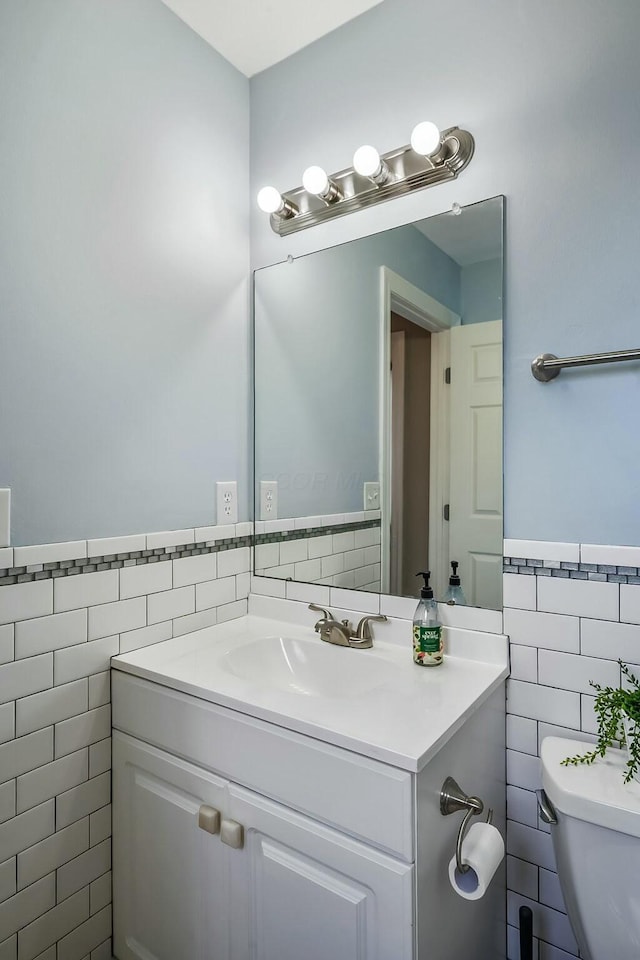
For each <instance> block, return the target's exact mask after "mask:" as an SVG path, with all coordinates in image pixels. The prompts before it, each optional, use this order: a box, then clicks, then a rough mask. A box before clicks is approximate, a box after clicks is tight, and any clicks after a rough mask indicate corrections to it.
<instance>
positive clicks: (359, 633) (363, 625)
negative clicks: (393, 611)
mask: <svg viewBox="0 0 640 960" xmlns="http://www.w3.org/2000/svg"><path fill="white" fill-rule="evenodd" d="M372 621H375V622H376V623H386V622H387V618H386V617H385V616H384V614H381V615H379V616H378V615H375V616H369V617H363V618H362V620H361V621H360V623H359V624H358V629H357V630H356V638H357V639H358V640H372V639H373V637H372V636H371V627H370V626H369V624H370V623H371V622H372Z"/></svg>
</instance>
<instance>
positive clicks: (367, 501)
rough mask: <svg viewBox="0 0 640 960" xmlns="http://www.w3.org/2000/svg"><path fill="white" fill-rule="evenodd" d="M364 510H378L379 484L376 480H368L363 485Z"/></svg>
mask: <svg viewBox="0 0 640 960" xmlns="http://www.w3.org/2000/svg"><path fill="white" fill-rule="evenodd" d="M364 509H365V510H379V509H380V484H379V482H378V481H377V480H375V481H374V480H370V481H368V482H367V483H365V485H364Z"/></svg>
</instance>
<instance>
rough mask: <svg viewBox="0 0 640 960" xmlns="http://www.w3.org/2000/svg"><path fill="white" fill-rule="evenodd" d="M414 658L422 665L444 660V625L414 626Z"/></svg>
mask: <svg viewBox="0 0 640 960" xmlns="http://www.w3.org/2000/svg"><path fill="white" fill-rule="evenodd" d="M413 659H414V661H415V662H416V663H417V664H420V665H421V666H427V665H429V664H434V663H441V662H442V627H441V626H440V625H439V624H438V625H433V626H428V627H421V626H414V628H413Z"/></svg>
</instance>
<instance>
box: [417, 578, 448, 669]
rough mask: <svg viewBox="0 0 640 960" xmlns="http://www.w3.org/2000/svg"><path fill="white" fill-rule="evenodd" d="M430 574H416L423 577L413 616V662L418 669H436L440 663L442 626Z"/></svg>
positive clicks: (441, 656)
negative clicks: (430, 583)
mask: <svg viewBox="0 0 640 960" xmlns="http://www.w3.org/2000/svg"><path fill="white" fill-rule="evenodd" d="M430 576H431V573H429V572H428V571H427V572H423V571H421V572H420V573H416V577H424V587H422V589H421V590H420V602H419V604H418V606H417V607H416V612H415V613H414V615H413V662H414V663H417V664H418V666H420V667H437V666H439V665H440V664H441V663H442V660H443V653H442V626H441V624H440V622H439V621H438V604H437V603H436V601H435V600H434V599H433V589H432V588H431V587H430V586H429V577H430Z"/></svg>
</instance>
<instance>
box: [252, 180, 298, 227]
mask: <svg viewBox="0 0 640 960" xmlns="http://www.w3.org/2000/svg"><path fill="white" fill-rule="evenodd" d="M257 199H258V206H259V207H260V209H261V210H262V212H263V213H270V214H271V216H272V217H277V218H278V219H279V220H284V219H286V218H288V217H295V215H296V214H297V213H298V212H299V209H298V207H297V206H296V204H295V203H293V202H292V201H291V200H288V199H287V198H286V197H283V196H282V194H281V193H280V191H279V190H276V188H275V187H263V188H262V190H260V191H258V198H257Z"/></svg>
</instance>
